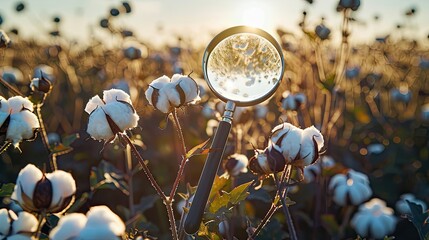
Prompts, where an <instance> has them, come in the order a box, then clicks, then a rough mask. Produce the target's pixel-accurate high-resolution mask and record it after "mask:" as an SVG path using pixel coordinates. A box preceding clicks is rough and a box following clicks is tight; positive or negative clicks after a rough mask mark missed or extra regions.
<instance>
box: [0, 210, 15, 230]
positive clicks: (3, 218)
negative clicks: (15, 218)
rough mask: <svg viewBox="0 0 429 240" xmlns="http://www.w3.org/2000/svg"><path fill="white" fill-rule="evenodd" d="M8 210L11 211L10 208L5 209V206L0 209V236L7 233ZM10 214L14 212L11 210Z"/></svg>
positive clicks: (8, 223)
mask: <svg viewBox="0 0 429 240" xmlns="http://www.w3.org/2000/svg"><path fill="white" fill-rule="evenodd" d="M9 212H12V211H10V210H7V209H6V208H2V209H0V237H1V236H7V235H8V234H9V228H10V227H9V226H10V222H11V219H10V217H9ZM12 214H15V213H13V212H12Z"/></svg>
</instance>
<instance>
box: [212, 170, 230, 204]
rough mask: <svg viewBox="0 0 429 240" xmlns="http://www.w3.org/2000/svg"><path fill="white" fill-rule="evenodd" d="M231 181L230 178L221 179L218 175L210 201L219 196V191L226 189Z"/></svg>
mask: <svg viewBox="0 0 429 240" xmlns="http://www.w3.org/2000/svg"><path fill="white" fill-rule="evenodd" d="M230 181H231V180H230V179H229V178H226V177H219V176H217V175H216V177H215V179H214V182H213V186H212V190H211V191H210V195H209V199H212V198H213V197H214V196H215V195H216V194H218V193H219V191H220V190H222V188H224V187H225V185H227V184H228V183H229V182H230Z"/></svg>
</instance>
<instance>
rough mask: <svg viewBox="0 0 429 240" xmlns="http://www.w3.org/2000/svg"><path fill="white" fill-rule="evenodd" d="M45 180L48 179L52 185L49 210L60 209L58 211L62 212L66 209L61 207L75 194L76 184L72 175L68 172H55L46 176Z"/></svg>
mask: <svg viewBox="0 0 429 240" xmlns="http://www.w3.org/2000/svg"><path fill="white" fill-rule="evenodd" d="M46 178H47V179H49V180H50V181H51V184H52V202H51V205H50V208H55V207H60V208H61V209H59V211H62V210H64V208H66V207H67V206H62V205H63V204H64V201H65V200H66V199H67V198H70V197H71V196H73V195H74V194H75V192H76V183H75V181H74V179H73V177H72V175H71V174H70V173H68V172H64V171H61V170H57V171H55V172H52V173H48V174H46ZM66 204H67V203H66ZM67 205H68V204H67ZM63 207H64V208H63Z"/></svg>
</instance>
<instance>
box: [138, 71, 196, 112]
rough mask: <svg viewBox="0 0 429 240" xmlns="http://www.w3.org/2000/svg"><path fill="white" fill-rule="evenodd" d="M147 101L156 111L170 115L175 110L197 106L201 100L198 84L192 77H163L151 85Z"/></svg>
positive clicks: (146, 93) (147, 91) (178, 75)
mask: <svg viewBox="0 0 429 240" xmlns="http://www.w3.org/2000/svg"><path fill="white" fill-rule="evenodd" d="M145 95H146V99H147V101H148V102H149V104H150V105H152V106H153V107H154V108H155V109H157V110H159V111H161V112H163V113H170V112H172V111H173V109H175V108H179V107H181V106H186V105H191V104H195V103H197V102H198V101H199V100H200V96H199V87H198V84H197V83H196V82H195V80H194V79H192V78H191V77H190V76H185V75H181V74H174V75H173V76H172V78H171V79H170V78H169V77H167V76H165V75H164V76H162V77H159V78H157V79H155V80H154V81H152V82H151V83H150V84H149V88H148V89H147V90H146V92H145Z"/></svg>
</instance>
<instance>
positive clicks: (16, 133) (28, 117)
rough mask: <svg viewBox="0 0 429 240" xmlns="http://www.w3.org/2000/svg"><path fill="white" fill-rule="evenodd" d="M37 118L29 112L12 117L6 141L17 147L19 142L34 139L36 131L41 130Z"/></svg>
mask: <svg viewBox="0 0 429 240" xmlns="http://www.w3.org/2000/svg"><path fill="white" fill-rule="evenodd" d="M39 127H40V124H39V120H38V119H37V116H36V115H35V114H34V113H32V112H29V111H22V112H19V113H16V114H12V115H11V116H10V122H9V126H8V128H7V133H6V139H8V140H11V141H12V142H13V144H14V145H15V147H17V146H18V144H19V142H21V141H22V140H26V139H31V138H33V137H34V130H35V129H37V128H39Z"/></svg>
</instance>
